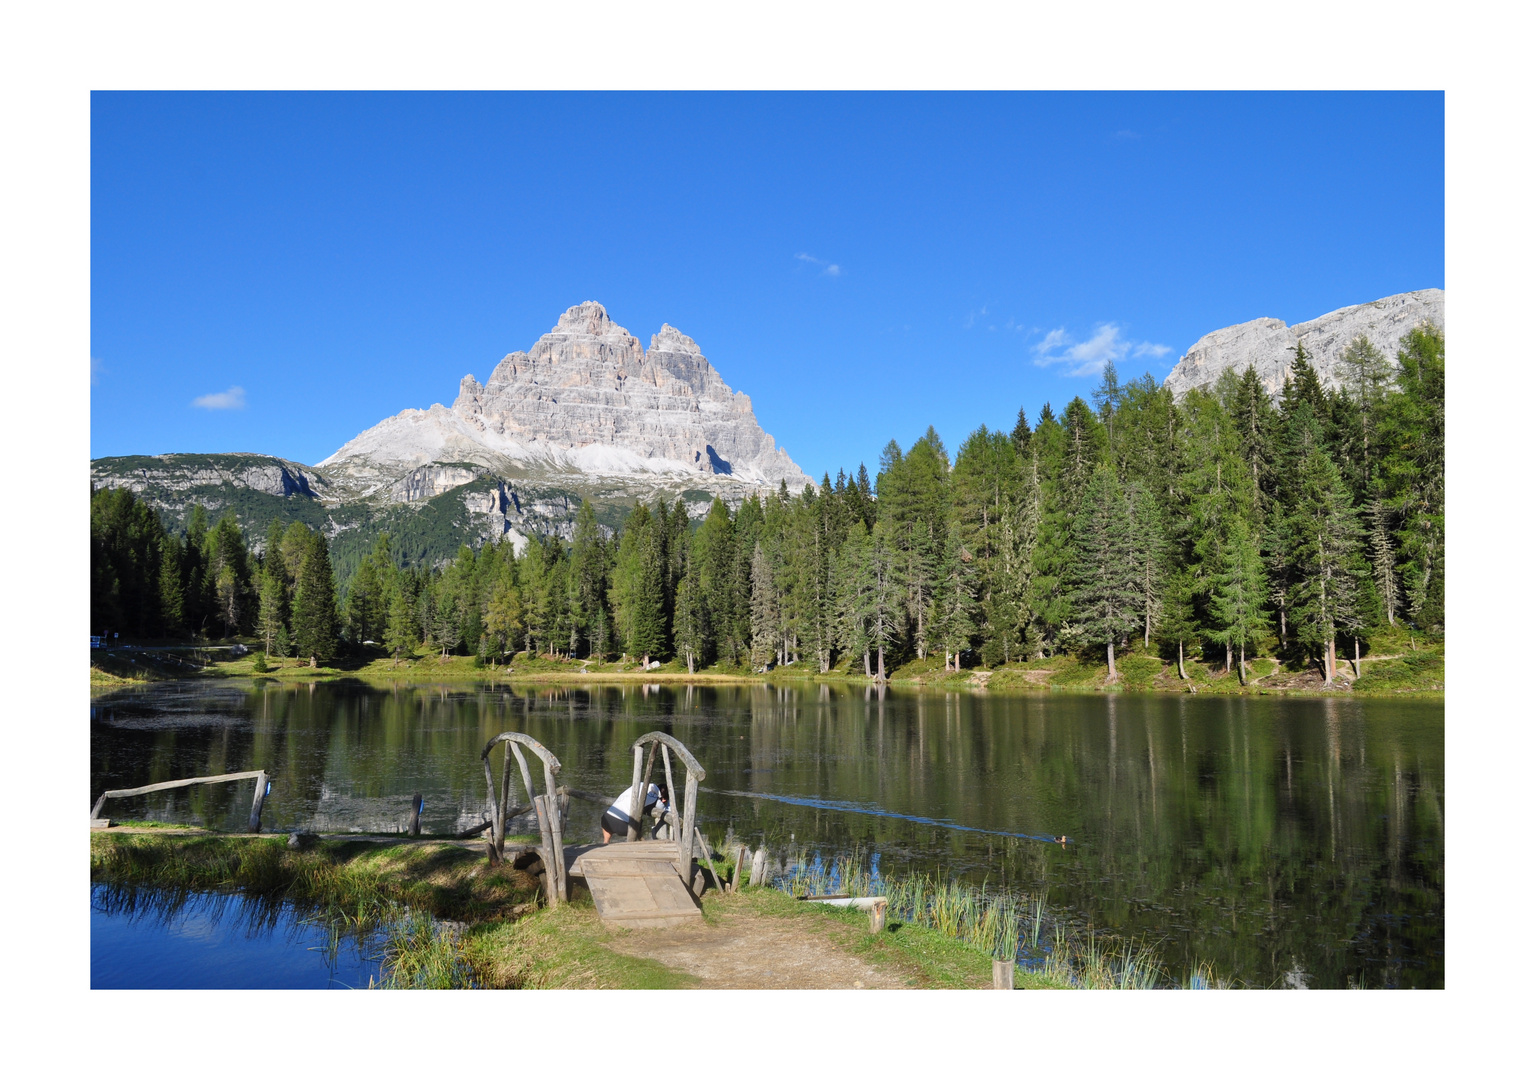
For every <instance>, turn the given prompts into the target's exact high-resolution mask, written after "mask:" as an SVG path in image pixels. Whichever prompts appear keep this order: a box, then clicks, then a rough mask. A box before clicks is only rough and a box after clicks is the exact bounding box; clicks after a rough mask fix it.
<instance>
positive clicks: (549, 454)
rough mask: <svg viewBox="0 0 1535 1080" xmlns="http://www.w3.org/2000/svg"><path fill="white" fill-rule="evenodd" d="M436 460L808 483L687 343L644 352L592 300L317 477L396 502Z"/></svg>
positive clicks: (344, 452) (723, 483)
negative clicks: (379, 490)
mask: <svg viewBox="0 0 1535 1080" xmlns="http://www.w3.org/2000/svg"><path fill="white" fill-rule="evenodd" d="M434 463H459V464H468V465H479V466H483V467H484V468H486V469H488V470H491V471H494V472H497V473H499V474H501V475H508V476H556V475H566V476H569V475H576V474H579V475H583V476H588V477H627V478H645V479H650V480H660V479H663V478H665V479H666V480H670V481H687V482H688V483H690V484H694V485H696V486H699V487H702V488H705V489H707V490H714V491H722V489H726V488H734V489H739V488H740V486H741V485H746V486H758V485H770V486H774V487H776V486H777V485H778V484H779V483H780V482H787V483H788V485H789V487H790V489H791V490H793V491H799V490H800V489H802V488H803V487H804V486H805V485H806V484H808V483H811V480H810V478H809V477H808V476H806V475H805V473H804V472H803V471H802V470H801V469H800V468H799V466H797V465H796V464H795V463H794V462H793V461H792V460H790V458H789V455H788V454H787V453H785V452H784V451H783V450H782V449H780V448H778V447H777V446H776V445H775V444H774V442H773V437H772V436H771V435H769V434H768V433H767V432H765V431H763V430H762V428H761V426H760V425H758V423H757V418H756V416H755V415H754V414H753V413H752V406H751V399H750V398H748V397H747V396H746V395H745V394H743V393H739V392H732V391H731V389H730V387H729V386H727V385H725V381H724V380H723V379H722V378H720V375H719V372H717V371H716V370H715V369H714V366H713V365H712V364H710V363H709V361H708V360H707V359H706V358H705V357H704V355H703V353H702V352H701V351H700V350H699V348H698V345H697V344H696V343H695V342H694V341H693V339H692V338H690V337H688V336H687V335H686V334H683V333H681V332H680V331H678V330H676V329H675V328H673V327H671V326H666V325H663V326H662V327H661V330H660V332H659V333H657V334H655V335H654V336H653V337H651V339H650V348H649V349H648V350H647V349H645V348H644V347H643V346H642V345H641V344H640V342H639V339H638V338H636V337H634V336H633V335H632V334H630V333H629V331H628V330H626V329H624V328H623V327H622V326H619V325H618V324H617V323H615V322H613V321H612V320H611V319H610V318H609V317H608V313H607V311H606V309H604V308H603V306H602V305H601V304H599V303H596V302H595V301H587V302H586V303H584V304H577V305H576V306H575V307H572V308H570V309H569V310H567V311H566V312H565V313H564V314H563V315H561V316H560V318H559V321H558V323H557V324H556V325H555V326H554V328H553V329H552V330H550V331H549V332H548V333H547V334H545V335H544V336H543V337H541V338H539V339H538V341H537V342H535V343H534V345H533V347H532V348H531V349H529V350H528V351H527V352H520V351H519V352H513V353H510V354H508V355H507V356H506V357H505V358H503V359H502V360H501V362H500V363H498V364H497V365H496V367H495V370H494V371H492V372H491V373H490V377H489V378H488V379H487V380H486V381H485V382H484V383H483V384H481V383H480V382H479V380H478V379H476V378H475V377H474V376H473V375H466V376H464V378H463V380H462V381H461V382H460V384H459V393H458V398H457V399H456V400H455V401H454V402H453V405H452V407H451V408H449V407H444V406H442V405H433V406H432V407H431V408H430V409H406V410H405V411H404V412H401V413H399V414H398V415H396V416H392V417H389V418H388V419H387V420H384V421H382V422H381V423H379V424H376V425H374V426H373V427H371V428H369V429H368V430H367V431H364V432H363V433H362V434H360V435H358V436H357V437H356V438H354V439H352V440H351V441H350V442H348V443H347V444H346V445H345V446H343V447H341V449H339V450H337V451H336V452H335V453H334V454H332V455H331V456H330V457H328V458H326V459H325V460H324V461H322V462H321V463H320V465H319V468H322V469H325V470H326V471H327V473H328V474H331V475H337V476H343V477H348V478H350V479H351V480H353V481H354V482H356V483H359V484H372V485H380V486H387V487H388V488H389V489H390V490H391V491H392V492H393V493H395V494H396V497H398V495H399V494H401V493H404V492H409V491H412V490H415V489H417V487H418V485H419V484H420V480H411V479H410V477H411V476H412V475H413V474H414V473H415V472H416V471H417V470H420V469H422V468H423V467H426V466H431V465H433V464H434ZM421 479H423V480H424V479H425V478H424V477H423V478H421ZM740 497H744V492H743V493H741V496H740Z"/></svg>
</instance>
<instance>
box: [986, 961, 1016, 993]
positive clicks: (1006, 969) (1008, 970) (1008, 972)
mask: <svg viewBox="0 0 1535 1080" xmlns="http://www.w3.org/2000/svg"><path fill="white" fill-rule="evenodd" d="M1014 963H1015V961H1012V960H993V961H992V962H991V988H992V989H993V990H1011V989H1012V988H1013V964H1014Z"/></svg>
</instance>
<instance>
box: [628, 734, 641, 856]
mask: <svg viewBox="0 0 1535 1080" xmlns="http://www.w3.org/2000/svg"><path fill="white" fill-rule="evenodd" d="M644 767H645V748H644V747H643V746H640V745H639V744H638V743H636V744H635V747H634V783H632V784H630V785H629V795H630V798H629V836H628V838H629V840H630V842H633V841H635V840H638V839H639V838H640V811H641V810H642V809H643V806H644V804H643V802H642V800H643V799H644V796H643V795H641V794H640V776H641V775H643V774H642V771H641V770H643V769H644Z"/></svg>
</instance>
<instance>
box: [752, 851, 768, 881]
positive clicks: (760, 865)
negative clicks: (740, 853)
mask: <svg viewBox="0 0 1535 1080" xmlns="http://www.w3.org/2000/svg"><path fill="white" fill-rule="evenodd" d="M766 877H767V848H765V847H760V848H758V849H757V850H756V852H755V853H753V855H752V879H751V884H752V885H766V884H767V881H766V880H764V879H765V878H766Z"/></svg>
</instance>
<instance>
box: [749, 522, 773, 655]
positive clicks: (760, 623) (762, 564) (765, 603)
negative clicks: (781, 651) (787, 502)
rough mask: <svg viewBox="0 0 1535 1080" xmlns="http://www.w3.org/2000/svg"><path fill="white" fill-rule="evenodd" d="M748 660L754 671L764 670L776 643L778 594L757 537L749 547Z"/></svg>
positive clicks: (771, 572)
mask: <svg viewBox="0 0 1535 1080" xmlns="http://www.w3.org/2000/svg"><path fill="white" fill-rule="evenodd" d="M751 580H752V598H751V625H752V638H751V642H752V644H751V662H752V670H753V671H765V670H767V667H768V662H769V661H770V660H772V659H773V655H774V652H775V651H776V649H777V645H778V595H777V589H775V588H774V586H773V569H772V567H771V566H770V565H769V564H768V559H767V556H766V555H764V554H763V552H762V542H761V541H760V540H759V541H758V542H757V544H756V546H755V547H754V548H753V549H752V575H751Z"/></svg>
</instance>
